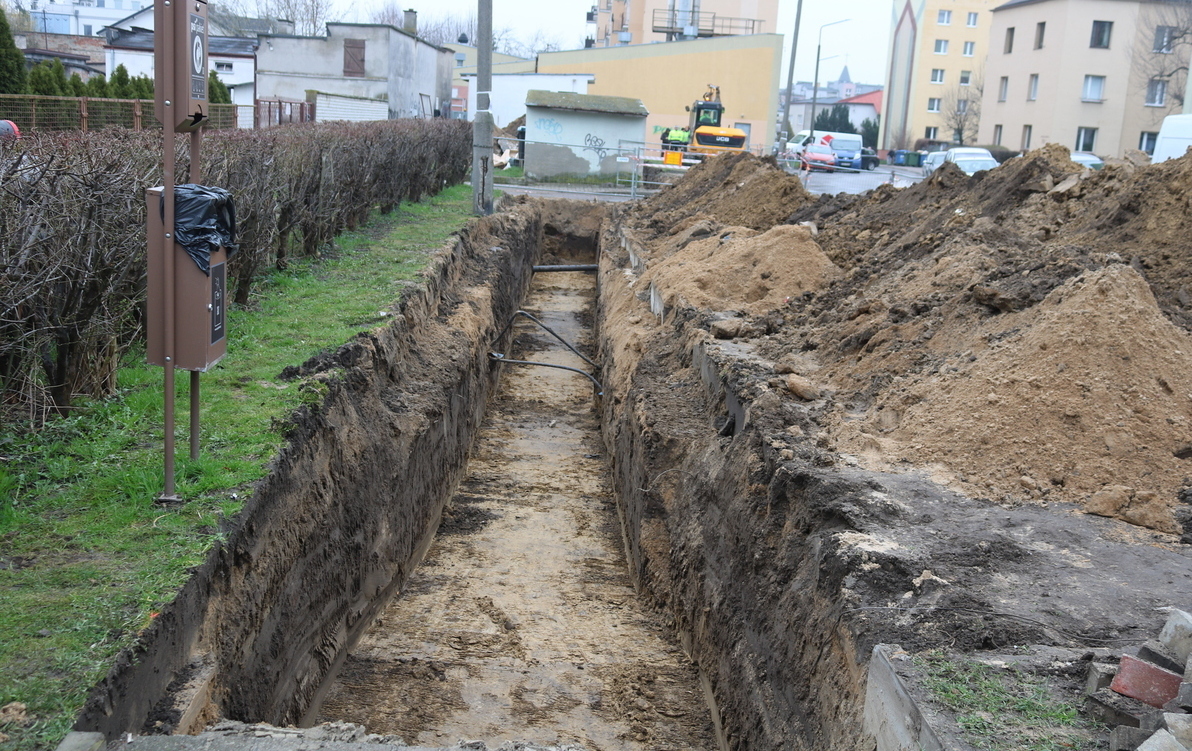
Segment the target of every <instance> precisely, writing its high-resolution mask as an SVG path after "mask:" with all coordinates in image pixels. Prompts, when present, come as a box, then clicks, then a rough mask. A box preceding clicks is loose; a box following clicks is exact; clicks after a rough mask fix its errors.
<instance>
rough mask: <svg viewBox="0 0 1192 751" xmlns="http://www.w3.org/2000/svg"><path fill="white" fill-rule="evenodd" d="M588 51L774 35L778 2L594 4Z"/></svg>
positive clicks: (623, 0) (619, 0)
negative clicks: (720, 38) (626, 45)
mask: <svg viewBox="0 0 1192 751" xmlns="http://www.w3.org/2000/svg"><path fill="white" fill-rule="evenodd" d="M588 23H589V24H592V25H593V26H594V30H593V31H592V34H591V36H590V37H589V38H588V46H589V47H615V46H618V45H623V44H648V43H650V42H673V41H678V40H686V39H706V38H709V37H718V36H736V35H740V34H773V33H775V32H776V31H778V0H597V4H596V5H593V6H592V9H591V10H590V11H588Z"/></svg>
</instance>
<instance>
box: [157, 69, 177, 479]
mask: <svg viewBox="0 0 1192 751" xmlns="http://www.w3.org/2000/svg"><path fill="white" fill-rule="evenodd" d="M164 62H165V75H166V77H167V80H173V78H174V57H173V55H167V56H166V58H165V61H164ZM167 106H170V105H169V104H167ZM161 132H162V141H163V144H164V146H163V149H162V162H163V164H162V173H163V174H162V177H163V180H162V199H163V212H162V213H163V222H162V223H163V226H164V227H165V229H166V231H165V237H164V239H163V242H164V243H165V247H164V248H163V249H162V254H163V255H162V258H163V261H164V263H163V266H164V268H165V286H164V288H163V293H164V297H165V310H164V311H163V312H164V324H163V326H162V331H163V332H164V333H165V383H164V385H163V391H164V393H163V399H164V406H165V415H164V420H163V422H164V423H165V425H164V430H165V483H164V488H163V490H162V494H161V495H160V496H159V497H158V499H157V500H158V501H166V502H174V501H177V500H178V495H177V493H176V492H175V491H174V351H175V346H174V345H175V334H176V329H175V325H176V324H175V320H174V318H175V316H174V313H175V311H174V304H175V303H174V166H175V165H174V163H175V153H174V147H175V143H174V129H173V128H170V127H168V126H167V127H163V128H162V130H161Z"/></svg>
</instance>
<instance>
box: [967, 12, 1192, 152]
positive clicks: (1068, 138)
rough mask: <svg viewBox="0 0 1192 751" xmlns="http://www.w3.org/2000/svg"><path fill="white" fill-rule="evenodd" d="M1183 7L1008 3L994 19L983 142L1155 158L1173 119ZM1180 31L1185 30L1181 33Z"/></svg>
mask: <svg viewBox="0 0 1192 751" xmlns="http://www.w3.org/2000/svg"><path fill="white" fill-rule="evenodd" d="M1189 13H1190V11H1189V10H1188V8H1187V3H1164V2H1139V1H1138V0H1015V1H1014V2H1010V3H1006V4H1004V5H1002V6H999V7H998V8H997V9H996V10H995V12H994V13H993V24H992V36H991V42H990V43H991V47H992V49H991V50H990V55H989V61H988V63H987V66H986V70H987V73H988V76H987V79H986V88H985V96H984V100H983V102H982V105H981V111H982V123H981V140H982V142H983V143H985V142H988V143H995V144H1000V145H1004V146H1007V147H1009V148H1012V149H1019V150H1027V149H1031V148H1036V147H1038V146H1042V145H1043V144H1045V143H1053V142H1054V143H1060V144H1063V145H1065V146H1067V147H1068V148H1069V149H1072V150H1073V151H1090V152H1094V153H1096V154H1098V155H1100V156H1103V157H1110V156H1121V155H1122V153H1123V152H1124V151H1126V150H1127V149H1135V148H1137V149H1142V150H1143V151H1146V152H1148V153H1150V152H1151V151H1152V150H1153V149H1154V143H1155V137H1156V136H1157V135H1158V131H1159V125H1160V123H1161V122H1162V121H1163V118H1164V117H1165V116H1166V115H1169V114H1173V113H1175V112H1179V111H1180V105H1181V103H1182V99H1183V94H1184V89H1185V81H1186V77H1187V73H1186V67H1187V65H1188V47H1187V46H1186V45H1184V44H1179V43H1177V41H1176V40H1177V34H1176V30H1177V29H1178V30H1183V29H1187V26H1188V21H1187V20H1186V18H1185V17H1186V16H1188V15H1189ZM1181 27H1182V28H1181Z"/></svg>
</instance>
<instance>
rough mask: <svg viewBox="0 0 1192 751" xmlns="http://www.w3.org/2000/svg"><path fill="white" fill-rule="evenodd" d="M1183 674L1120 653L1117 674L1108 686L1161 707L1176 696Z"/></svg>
mask: <svg viewBox="0 0 1192 751" xmlns="http://www.w3.org/2000/svg"><path fill="white" fill-rule="evenodd" d="M1182 680H1183V676H1181V675H1179V674H1178V673H1173V672H1171V671H1170V670H1164V669H1163V668H1161V667H1159V666H1158V665H1152V664H1151V663H1149V662H1147V661H1145V660H1140V659H1138V658H1137V657H1131V656H1130V655H1122V661H1121V663H1120V664H1119V665H1118V672H1117V675H1115V676H1114V677H1113V682H1112V683H1110V684H1109V687H1110V688H1111V689H1113V690H1114V691H1116V692H1118V693H1119V694H1121V695H1123V696H1129V697H1130V698H1132V699H1137V700H1139V701H1141V702H1145V703H1147V704H1150V705H1151V706H1152V707H1162V706H1163V705H1164V704H1166V703H1167V702H1169V701H1171V700H1172V699H1174V698H1175V697H1176V694H1178V693H1179V691H1180V682H1181V681H1182Z"/></svg>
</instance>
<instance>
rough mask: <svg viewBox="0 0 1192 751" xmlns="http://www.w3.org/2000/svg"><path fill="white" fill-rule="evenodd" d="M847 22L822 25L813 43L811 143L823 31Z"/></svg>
mask: <svg viewBox="0 0 1192 751" xmlns="http://www.w3.org/2000/svg"><path fill="white" fill-rule="evenodd" d="M848 20H849V19H847V18H842V19H840V20H839V21H832V22H831V23H826V24H824V25H823V26H821V27H820V28H819V36H818V37H817V38H816V42H815V76H814V80H813V81H812V82H811V138H812V141H813V142H814V140H815V100H816V95H817V94H818V93H819V64H820V48H821V47H823V44H824V29H826V28H828V27H829V26H835V25H836V24H838V23H845V22H846V21H848Z"/></svg>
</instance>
